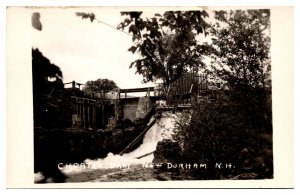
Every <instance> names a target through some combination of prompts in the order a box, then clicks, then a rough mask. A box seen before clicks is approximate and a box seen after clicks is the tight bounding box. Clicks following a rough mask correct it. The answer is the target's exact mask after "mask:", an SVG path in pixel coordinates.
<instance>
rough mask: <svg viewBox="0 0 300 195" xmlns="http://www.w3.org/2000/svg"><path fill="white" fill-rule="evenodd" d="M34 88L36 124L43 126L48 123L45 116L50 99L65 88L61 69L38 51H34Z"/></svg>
mask: <svg viewBox="0 0 300 195" xmlns="http://www.w3.org/2000/svg"><path fill="white" fill-rule="evenodd" d="M32 86H33V115H34V124H35V126H41V125H44V123H45V122H47V120H46V118H45V115H46V114H47V113H46V112H47V108H48V107H49V104H48V102H49V99H51V98H52V95H53V94H54V93H55V92H56V91H59V90H62V89H63V87H64V86H63V82H62V72H61V70H60V68H59V67H58V66H56V65H55V64H52V63H51V62H50V61H49V60H48V59H47V58H46V57H44V56H43V54H42V53H41V52H40V51H39V50H38V49H32Z"/></svg>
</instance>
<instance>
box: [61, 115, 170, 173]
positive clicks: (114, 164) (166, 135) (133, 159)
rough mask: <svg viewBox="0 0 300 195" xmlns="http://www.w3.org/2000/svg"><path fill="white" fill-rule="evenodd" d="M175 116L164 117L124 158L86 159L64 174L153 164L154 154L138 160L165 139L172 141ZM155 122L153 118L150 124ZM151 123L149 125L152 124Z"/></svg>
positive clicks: (65, 169)
mask: <svg viewBox="0 0 300 195" xmlns="http://www.w3.org/2000/svg"><path fill="white" fill-rule="evenodd" d="M173 118H174V115H169V116H163V117H162V118H161V119H159V120H158V121H156V123H155V124H154V125H153V126H152V127H151V128H150V129H149V130H148V131H147V133H146V134H145V136H144V139H143V143H142V144H141V145H140V146H139V147H138V148H137V149H135V150H134V151H132V152H130V153H125V154H123V155H122V156H120V155H114V154H112V153H109V154H108V155H107V157H106V158H104V159H97V160H90V159H86V160H85V161H84V164H79V165H78V164H77V165H66V166H64V167H63V168H62V172H64V173H76V172H82V171H90V170H94V169H112V168H129V166H130V165H133V164H145V163H151V162H152V160H153V158H154V156H153V154H150V155H147V156H145V157H142V158H139V159H137V157H141V156H143V155H145V154H148V153H151V152H153V151H155V149H156V145H157V143H158V142H159V141H161V140H163V139H171V135H172V129H173V126H174V125H173ZM152 120H154V119H153V118H152V119H151V120H150V122H151V121H152ZM150 122H149V123H150Z"/></svg>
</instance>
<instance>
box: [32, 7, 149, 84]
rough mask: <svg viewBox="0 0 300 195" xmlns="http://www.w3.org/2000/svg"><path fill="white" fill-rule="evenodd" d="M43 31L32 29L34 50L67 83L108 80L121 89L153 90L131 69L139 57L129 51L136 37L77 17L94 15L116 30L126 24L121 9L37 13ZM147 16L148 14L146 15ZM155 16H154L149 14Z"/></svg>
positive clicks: (84, 9)
mask: <svg viewBox="0 0 300 195" xmlns="http://www.w3.org/2000/svg"><path fill="white" fill-rule="evenodd" d="M36 11H38V12H39V13H40V14H41V18H40V21H41V22H42V26H43V29H42V31H38V30H35V29H33V28H32V33H33V40H32V41H33V47H34V48H38V49H39V50H40V51H41V52H42V53H43V55H44V56H45V57H47V58H48V59H49V60H50V61H51V63H54V64H56V65H57V66H59V67H60V68H61V70H62V72H63V81H64V82H65V83H66V82H70V81H72V80H75V81H76V82H79V83H83V84H84V83H85V82H86V81H88V80H96V79H98V78H107V79H111V80H113V81H115V82H116V83H117V85H118V86H119V87H120V88H134V87H143V86H153V85H154V84H153V83H148V84H142V83H141V81H142V76H140V75H137V74H135V69H129V65H130V63H131V62H132V61H134V60H135V59H136V58H137V56H134V55H133V54H132V53H131V52H129V51H127V50H128V48H129V47H131V45H132V37H131V36H129V35H127V34H125V33H122V32H120V31H117V30H116V29H113V28H111V27H109V26H106V25H104V24H101V23H98V22H97V21H94V22H93V23H91V22H90V20H86V19H85V20H83V19H81V17H78V16H76V15H75V12H76V11H82V12H93V13H94V14H95V15H96V18H97V19H99V20H101V21H103V22H106V23H108V24H110V25H112V26H115V27H116V26H117V25H118V24H119V23H120V22H122V21H123V19H122V17H121V15H120V10H118V9H117V8H81V9H79V8H76V9H59V8H55V9H54V8H49V9H37V10H36ZM146 14H147V13H146ZM148 14H151V13H148Z"/></svg>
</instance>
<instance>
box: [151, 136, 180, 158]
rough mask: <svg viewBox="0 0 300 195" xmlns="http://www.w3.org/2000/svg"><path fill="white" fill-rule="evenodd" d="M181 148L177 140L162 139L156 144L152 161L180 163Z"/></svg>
mask: <svg viewBox="0 0 300 195" xmlns="http://www.w3.org/2000/svg"><path fill="white" fill-rule="evenodd" d="M181 157H182V150H181V147H180V145H179V143H178V142H174V141H172V140H170V139H163V140H162V141H159V142H158V143H157V145H156V150H155V151H154V159H153V161H152V162H153V163H155V164H158V163H180V160H181Z"/></svg>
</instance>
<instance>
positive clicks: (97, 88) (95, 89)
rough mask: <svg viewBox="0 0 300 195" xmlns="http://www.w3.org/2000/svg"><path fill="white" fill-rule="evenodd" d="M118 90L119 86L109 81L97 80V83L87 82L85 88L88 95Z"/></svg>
mask: <svg viewBox="0 0 300 195" xmlns="http://www.w3.org/2000/svg"><path fill="white" fill-rule="evenodd" d="M116 88H118V86H117V84H116V83H115V82H114V81H112V80H109V79H97V80H95V81H87V82H86V83H85V85H84V87H83V91H84V92H88V93H101V92H102V91H103V92H109V91H111V90H113V89H116Z"/></svg>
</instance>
